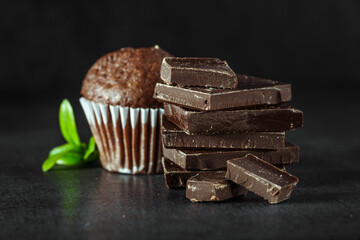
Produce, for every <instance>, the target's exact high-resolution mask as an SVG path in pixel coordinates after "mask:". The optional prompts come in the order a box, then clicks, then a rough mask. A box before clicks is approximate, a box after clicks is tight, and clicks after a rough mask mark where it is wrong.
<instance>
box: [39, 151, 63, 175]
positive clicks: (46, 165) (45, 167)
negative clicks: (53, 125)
mask: <svg viewBox="0 0 360 240" xmlns="http://www.w3.org/2000/svg"><path fill="white" fill-rule="evenodd" d="M65 153H66V152H65V151H64V152H61V153H58V154H54V155H52V156H51V157H48V158H47V159H46V160H45V161H44V163H43V164H42V167H41V168H42V170H43V172H47V171H49V170H50V169H51V168H52V167H53V166H55V164H56V161H57V160H59V159H60V158H61V157H62V156H63V155H64V154H65Z"/></svg>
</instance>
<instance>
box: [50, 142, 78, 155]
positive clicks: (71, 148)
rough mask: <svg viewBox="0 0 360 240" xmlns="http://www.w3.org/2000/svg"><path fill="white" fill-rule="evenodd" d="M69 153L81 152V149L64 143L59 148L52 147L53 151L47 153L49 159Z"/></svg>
mask: <svg viewBox="0 0 360 240" xmlns="http://www.w3.org/2000/svg"><path fill="white" fill-rule="evenodd" d="M69 151H81V148H80V147H78V146H74V145H72V144H70V143H65V144H63V145H61V146H58V147H54V148H53V149H51V151H50V152H49V157H52V156H54V155H57V154H59V153H67V152H69Z"/></svg>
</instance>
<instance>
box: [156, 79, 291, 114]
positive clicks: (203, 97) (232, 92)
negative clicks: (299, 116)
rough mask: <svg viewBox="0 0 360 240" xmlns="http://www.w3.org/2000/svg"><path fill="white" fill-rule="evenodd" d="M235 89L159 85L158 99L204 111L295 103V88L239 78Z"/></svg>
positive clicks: (266, 81)
mask: <svg viewBox="0 0 360 240" xmlns="http://www.w3.org/2000/svg"><path fill="white" fill-rule="evenodd" d="M237 77H238V81H239V82H238V86H237V87H236V88H235V89H216V88H204V87H183V88H182V87H178V86H169V85H166V84H162V83H157V84H156V87H155V90H154V98H156V99H157V100H159V101H161V102H169V103H174V104H177V105H181V106H184V107H188V108H191V109H197V110H202V111H211V110H222V109H231V108H239V107H250V106H257V105H274V104H279V103H281V102H286V101H290V100H291V85H290V84H285V83H280V82H277V81H272V80H267V79H260V78H256V77H250V76H246V75H237Z"/></svg>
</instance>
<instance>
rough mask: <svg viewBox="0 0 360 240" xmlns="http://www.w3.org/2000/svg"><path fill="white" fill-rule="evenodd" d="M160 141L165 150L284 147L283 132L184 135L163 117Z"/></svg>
mask: <svg viewBox="0 0 360 240" xmlns="http://www.w3.org/2000/svg"><path fill="white" fill-rule="evenodd" d="M161 133H162V141H163V145H164V147H166V148H181V149H186V148H197V149H209V148H212V149H279V148H284V147H285V133H284V132H243V133H223V134H202V135H197V134H191V135H189V134H186V133H185V132H184V131H182V130H180V129H179V128H178V127H176V126H175V125H174V124H173V123H171V122H170V121H168V120H167V119H166V117H165V116H163V118H162V126H161Z"/></svg>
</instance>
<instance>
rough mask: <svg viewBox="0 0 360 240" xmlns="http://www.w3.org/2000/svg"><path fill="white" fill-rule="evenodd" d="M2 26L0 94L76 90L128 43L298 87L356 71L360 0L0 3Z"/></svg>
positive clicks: (354, 77)
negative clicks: (206, 59) (214, 61)
mask: <svg viewBox="0 0 360 240" xmlns="http://www.w3.org/2000/svg"><path fill="white" fill-rule="evenodd" d="M0 27H1V42H2V44H1V46H0V50H1V58H0V61H1V62H0V68H1V80H0V94H1V96H2V97H4V96H8V95H10V96H13V95H14V94H15V95H16V96H17V97H16V99H18V100H21V101H24V100H28V99H29V98H36V97H39V96H41V97H46V98H47V99H48V98H49V97H50V98H57V99H61V98H63V97H71V96H74V97H75V96H78V95H79V90H80V86H81V81H82V79H83V77H84V75H85V74H86V72H87V70H88V68H89V67H90V66H91V65H92V63H93V62H94V61H95V60H96V59H97V58H98V57H100V56H101V55H103V54H105V53H106V52H109V51H112V50H115V49H118V48H121V47H125V46H132V47H144V46H152V45H155V44H158V45H159V46H160V47H161V48H163V49H165V50H167V51H168V52H170V53H172V54H173V55H176V56H212V57H218V58H221V59H225V60H227V61H228V62H229V64H230V66H231V67H232V68H233V69H234V70H236V71H237V72H240V73H247V74H251V75H256V76H260V77H266V78H271V79H275V80H279V81H284V82H290V83H292V84H293V88H294V92H295V94H296V93H297V91H298V92H300V91H299V90H300V89H309V88H319V89H321V90H323V91H325V90H326V89H327V88H329V87H334V86H335V87H338V86H339V85H343V84H345V83H347V84H358V82H359V78H360V68H359V63H360V58H359V56H360V44H359V40H360V2H359V1H188V2H183V1H126V2H125V1H108V0H105V1H98V2H95V1H1V3H0ZM319 94H322V93H321V92H319ZM6 99H8V98H7V97H6V98H5V100H6Z"/></svg>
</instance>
